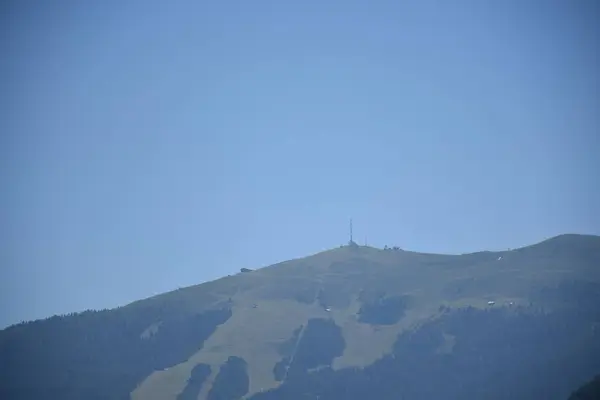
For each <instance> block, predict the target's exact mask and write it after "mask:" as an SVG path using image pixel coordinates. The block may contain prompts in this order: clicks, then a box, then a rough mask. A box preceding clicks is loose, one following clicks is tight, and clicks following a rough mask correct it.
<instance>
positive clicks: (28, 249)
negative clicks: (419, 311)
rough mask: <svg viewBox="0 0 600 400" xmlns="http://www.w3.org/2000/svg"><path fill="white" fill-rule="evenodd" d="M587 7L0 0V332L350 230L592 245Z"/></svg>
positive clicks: (598, 117) (480, 241) (457, 249)
mask: <svg viewBox="0 0 600 400" xmlns="http://www.w3.org/2000/svg"><path fill="white" fill-rule="evenodd" d="M599 4H600V3H598V2H595V1H594V0H579V1H574V2H563V1H558V0H550V1H542V0H530V1H517V0H507V1H503V2H491V1H488V2H478V1H467V0H464V1H458V2H454V3H452V4H451V3H450V2H443V1H429V0H427V1H407V2H392V1H380V2H375V3H373V2H366V1H345V2H342V1H333V2H330V3H327V4H322V3H317V2H308V3H307V2H304V3H289V2H288V3H285V4H284V3H274V2H265V1H256V2H252V3H247V2H234V3H218V4H216V3H215V4H208V3H206V4H205V3H198V2H190V1H180V2H174V3H169V4H167V3H163V2H158V1H156V2H142V1H139V0H136V1H128V2H123V3H117V2H96V3H85V4H84V3H75V2H67V1H56V2H52V3H48V2H28V3H27V4H24V3H18V2H7V3H6V4H4V5H3V6H2V8H0V9H1V10H2V13H1V14H0V18H1V20H0V30H1V32H2V35H1V37H0V50H1V51H2V54H3V55H4V57H2V60H0V73H1V75H0V76H1V77H2V78H1V79H2V80H1V82H2V84H3V87H4V90H3V91H2V94H0V104H1V105H2V107H1V108H0V110H1V111H0V126H1V127H2V131H3V132H4V134H3V135H2V138H1V139H0V140H1V142H0V148H1V149H2V166H3V168H2V174H1V175H0V177H1V179H2V184H3V186H4V187H5V188H6V190H5V191H6V194H7V195H5V196H2V203H1V205H2V207H1V209H2V211H1V213H0V217H1V218H2V219H1V221H2V222H3V223H2V226H3V229H0V235H1V236H0V238H1V239H2V241H1V242H2V251H1V255H2V259H1V261H2V264H3V268H2V269H1V272H0V282H2V283H1V285H0V293H1V294H0V301H1V302H2V304H5V305H8V306H5V307H4V308H3V309H2V310H1V311H2V312H0V327H5V326H7V325H9V324H13V323H16V322H19V321H21V320H30V319H36V318H43V317H48V316H50V315H53V314H61V313H68V312H73V311H81V310H84V309H88V308H96V309H98V308H112V307H115V306H119V305H124V304H127V303H129V302H131V301H134V300H137V299H140V298H145V297H149V296H152V295H154V294H158V293H162V292H166V291H169V290H173V289H176V288H177V287H183V286H189V285H193V284H196V283H201V282H205V281H208V280H212V279H215V278H218V277H221V276H224V275H227V274H230V273H235V272H236V271H238V270H239V269H240V268H242V267H248V268H257V267H261V266H265V265H270V264H272V263H275V262H278V261H283V260H286V259H291V258H296V257H302V256H305V255H308V254H312V253H316V252H318V251H321V250H324V249H328V248H334V247H337V246H339V245H340V244H343V243H345V242H347V240H348V222H349V219H350V218H352V219H353V222H354V234H355V235H354V236H355V241H356V242H358V243H360V244H362V243H363V242H364V238H365V237H367V238H368V242H369V245H373V246H377V247H383V246H385V245H388V246H399V247H401V248H403V249H408V250H413V251H423V252H431V253H468V252H475V251H482V250H502V249H507V248H516V247H521V246H525V245H530V244H534V243H537V242H540V241H543V240H544V239H547V238H550V237H553V236H557V235H560V234H567V233H578V234H593V235H600V212H599V211H600V209H599V208H600V206H599V205H600V179H598V178H597V171H600V160H598V159H597V154H598V149H600V114H599V113H598V110H600V90H599V89H600V80H599V77H600V74H599V72H598V71H600V51H599V49H600V46H599V43H598V39H599V37H600V35H599V33H600V32H599V29H598V24H597V20H598V15H600V14H599V13H598V9H599Z"/></svg>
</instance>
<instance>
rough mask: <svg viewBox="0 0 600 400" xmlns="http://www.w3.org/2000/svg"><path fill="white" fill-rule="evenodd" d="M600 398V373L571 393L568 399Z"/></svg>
mask: <svg viewBox="0 0 600 400" xmlns="http://www.w3.org/2000/svg"><path fill="white" fill-rule="evenodd" d="M598 399H600V375H596V376H595V377H594V379H592V380H591V381H589V382H586V383H585V385H583V386H581V387H580V388H578V389H577V390H576V391H574V392H573V394H571V396H570V397H569V399H568V400H598Z"/></svg>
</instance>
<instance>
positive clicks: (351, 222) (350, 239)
mask: <svg viewBox="0 0 600 400" xmlns="http://www.w3.org/2000/svg"><path fill="white" fill-rule="evenodd" d="M350 243H352V218H350Z"/></svg>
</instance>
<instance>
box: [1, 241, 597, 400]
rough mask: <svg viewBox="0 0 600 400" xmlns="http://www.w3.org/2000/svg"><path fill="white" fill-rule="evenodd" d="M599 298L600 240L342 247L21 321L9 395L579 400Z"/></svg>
mask: <svg viewBox="0 0 600 400" xmlns="http://www.w3.org/2000/svg"><path fill="white" fill-rule="evenodd" d="M592 304H600V238H599V237H596V236H584V235H562V236H558V237H555V238H552V239H549V240H546V241H544V242H541V243H538V244H535V245H533V246H528V247H524V248H521V249H516V250H512V251H503V252H479V253H472V254H464V255H439V254H422V253H415V252H409V251H403V250H399V249H395V250H392V249H387V250H380V249H375V248H372V247H364V246H356V245H350V246H343V247H341V248H338V249H333V250H330V251H326V252H323V253H319V254H315V255H312V256H309V257H306V258H302V259H297V260H291V261H286V262H283V263H280V264H276V265H273V266H269V267H266V268H261V269H258V270H255V271H251V272H244V273H240V274H237V275H235V276H229V277H225V278H222V279H219V280H216V281H213V282H208V283H205V284H201V285H197V286H193V287H189V288H184V289H180V290H177V291H174V292H170V293H166V294H163V295H159V296H155V297H152V298H149V299H145V300H141V301H138V302H135V303H132V304H130V305H128V306H125V307H122V308H119V309H116V310H105V311H100V312H86V313H82V314H76V315H69V316H62V317H53V318H50V319H48V320H43V321H35V322H31V323H27V324H20V325H17V326H13V327H10V328H7V329H6V330H4V331H2V332H1V333H0V356H1V360H2V365H1V367H0V368H1V369H0V398H9V399H12V398H15V399H16V398H19V399H21V398H22V399H29V398H34V397H40V396H43V397H51V398H61V399H71V398H72V399H78V398H98V399H100V398H102V399H107V398H110V399H113V398H114V399H117V398H119V399H120V398H129V397H131V398H133V399H141V400H145V399H192V398H194V399H196V398H199V399H211V400H212V399H238V398H242V397H245V398H256V399H263V398H264V399H270V398H273V399H275V398H286V399H294V398H307V397H302V396H305V395H307V396H308V395H310V396H313V397H312V398H314V397H315V396H320V397H319V398H320V399H326V398H332V399H333V398H342V397H343V398H363V397H360V396H359V395H360V394H361V393H362V394H364V395H365V396H366V395H369V396H372V397H377V398H398V393H399V392H401V393H402V395H403V396H404V397H405V398H419V399H427V398H438V397H439V394H440V393H442V394H443V395H444V397H445V398H471V397H472V398H478V397H484V398H490V399H492V398H515V399H516V398H528V397H527V395H532V394H534V393H536V394H537V395H539V394H540V391H541V390H543V387H545V388H546V389H547V390H550V393H547V394H548V395H549V396H550V397H544V398H549V399H551V398H556V399H564V398H566V397H567V395H568V394H569V393H571V392H572V391H573V390H574V389H575V388H576V387H577V385H579V384H581V383H583V382H585V381H586V380H587V379H589V378H590V377H591V376H593V375H594V374H596V373H598V372H600V363H599V362H597V361H595V360H600V348H598V346H597V343H600V336H599V333H600V316H599V313H598V311H597V310H596V308H597V307H593V306H592ZM492 327H493V328H492ZM549 331H550V332H552V334H551V335H549V334H548V332H549ZM539 337H544V338H545V339H546V340H539ZM532 341H533V342H536V345H535V346H532V345H531V344H530V342H532ZM558 344H559V345H560V346H561V347H557V345H558ZM498 349H503V350H502V351H500V350H498ZM594 352H596V353H594ZM595 356H597V357H595ZM513 363H514V364H513ZM458 371H460V373H459V372H458ZM523 374H529V375H532V376H533V375H535V378H534V379H528V380H526V382H527V384H525V383H523V379H522V377H523ZM536 374H537V375H536ZM557 374H560V376H561V380H560V381H559V380H556V379H555V380H554V381H553V380H552V378H553V377H556V376H557ZM386 376H390V378H389V379H385V377H386ZM434 378H435V379H436V381H437V384H436V385H434V386H435V387H437V389H435V388H434V387H432V385H431V384H430V381H431V380H432V379H434ZM543 384H544V385H545V386H543ZM486 388H487V389H486ZM436 390H437V392H436ZM442 390H443V391H442ZM486 390H493V391H494V392H493V394H492V393H488V392H486ZM348 391H350V392H348ZM440 391H441V392H440ZM347 392H348V393H347ZM375 393H376V395H375ZM475 394H477V395H475ZM453 396H454V397H453ZM461 396H462V397H461ZM465 396H466V397H465ZM494 396H496V397H494ZM535 397H539V396H535ZM540 398H541V397H540Z"/></svg>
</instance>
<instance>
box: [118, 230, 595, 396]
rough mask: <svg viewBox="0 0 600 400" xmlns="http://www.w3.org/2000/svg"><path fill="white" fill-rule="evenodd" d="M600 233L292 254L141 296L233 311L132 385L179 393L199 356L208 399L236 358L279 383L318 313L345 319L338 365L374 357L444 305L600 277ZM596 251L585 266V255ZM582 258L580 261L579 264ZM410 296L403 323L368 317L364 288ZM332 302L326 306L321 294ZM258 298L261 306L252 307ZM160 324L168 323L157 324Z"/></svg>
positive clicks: (522, 297) (524, 296) (258, 386)
mask: <svg viewBox="0 0 600 400" xmlns="http://www.w3.org/2000/svg"><path fill="white" fill-rule="evenodd" d="M597 249H600V238H598V237H589V236H580V235H563V236H560V237H557V238H553V239H550V240H547V241H545V242H542V243H539V244H537V245H534V246H529V247H526V248H522V249H517V250H513V251H504V252H480V253H473V254H465V255H436V254H420V253H413V252H406V251H397V250H396V251H395V250H386V251H384V250H379V249H374V248H371V247H358V248H351V247H344V248H340V249H335V250H330V251H326V252H323V253H319V254H316V255H313V256H310V257H306V258H302V259H297V260H291V261H287V262H284V263H280V264H277V265H273V266H270V267H266V268H262V269H260V270H257V271H254V272H251V273H243V274H238V275H236V276H231V277H226V278H222V279H219V280H217V281H213V282H209V283H206V284H202V285H198V286H194V287H190V288H185V289H180V290H178V291H175V292H171V293H167V294H164V295H161V296H156V297H154V298H151V299H147V300H143V301H141V302H137V303H133V304H131V305H130V306H129V307H131V308H135V307H143V306H144V305H145V304H148V303H149V302H162V301H167V302H175V303H178V304H179V307H181V308H182V309H183V310H189V312H193V311H197V310H200V309H204V308H208V307H211V306H213V305H215V304H218V303H220V302H227V301H229V299H231V301H232V303H233V307H232V308H233V316H232V317H231V319H229V320H228V321H227V322H226V323H225V324H223V325H221V326H219V327H218V329H217V331H216V332H215V333H214V334H213V335H212V336H211V337H210V338H209V339H208V340H207V341H206V342H205V346H204V348H203V349H202V350H201V351H199V352H198V353H196V354H194V355H192V356H191V357H190V358H189V359H188V360H187V361H186V362H184V363H182V364H179V365H177V366H175V367H173V368H170V369H168V370H165V371H155V372H154V373H153V374H152V375H150V376H149V377H148V378H147V379H146V380H145V381H144V382H142V384H141V385H140V386H139V387H138V388H137V389H136V390H135V391H134V392H133V393H132V398H133V399H136V400H138V399H140V400H146V399H175V398H176V397H177V395H178V394H179V393H180V392H181V391H182V390H183V388H184V387H185V385H186V381H187V379H188V377H189V376H190V373H191V370H192V368H193V367H194V366H195V365H197V364H198V363H206V364H209V365H211V367H212V375H211V377H210V378H209V384H206V385H204V387H203V390H202V392H201V394H200V396H199V398H200V399H203V398H205V396H206V394H207V393H208V390H209V389H210V382H211V381H212V380H213V379H214V378H215V376H216V374H217V372H218V369H219V366H220V365H221V364H223V363H224V362H225V361H226V360H227V358H228V357H229V356H232V355H235V356H239V357H242V358H243V359H244V360H246V362H247V363H248V365H249V369H248V373H249V376H250V392H249V393H248V395H251V394H253V393H256V392H258V391H260V390H262V389H269V388H273V387H275V386H277V385H278V382H276V381H275V380H274V377H273V372H272V370H273V367H274V365H275V364H276V363H277V362H278V361H279V360H280V359H281V355H280V354H279V353H278V351H277V346H278V344H280V343H282V342H284V341H286V340H287V339H289V338H290V336H292V333H293V332H294V331H295V330H296V329H297V328H299V327H300V326H302V325H306V323H307V321H308V320H309V319H311V318H327V317H331V318H333V319H334V321H335V322H336V324H337V325H339V326H340V327H342V329H343V335H344V339H345V341H346V349H345V351H344V354H343V355H342V356H341V357H339V358H337V359H336V360H335V361H334V364H333V367H334V368H342V367H347V366H364V365H368V364H371V363H372V362H374V361H375V360H376V359H378V358H380V357H381V356H382V355H384V354H385V353H387V352H389V351H390V349H391V347H392V344H393V343H394V340H395V339H396V336H397V335H398V333H400V332H401V331H402V330H403V329H406V328H409V327H412V326H414V325H415V324H418V323H419V322H420V321H424V320H426V319H429V318H434V317H435V316H436V315H437V313H438V308H439V306H440V305H442V304H445V305H451V306H464V305H472V306H476V307H487V302H488V301H489V300H494V301H496V302H497V303H508V302H510V301H512V302H514V303H517V304H518V303H521V302H523V303H529V302H530V301H532V299H531V298H530V296H529V294H530V293H531V292H532V289H533V288H535V287H540V286H545V285H553V284H555V283H557V282H559V281H561V280H563V279H573V278H577V279H592V280H595V281H599V280H600V270H599V269H598V268H593V265H598V261H600V260H598V254H599V252H598V250H597ZM589 254H591V255H592V256H593V257H595V261H594V260H592V261H594V262H590V260H589V259H587V260H586V262H583V263H581V264H579V263H578V260H577V259H574V257H575V258H577V257H579V256H582V257H585V256H586V255H589ZM573 265H578V267H577V268H574V267H573ZM377 293H386V295H394V294H408V295H410V296H411V302H410V307H409V309H408V311H407V314H406V316H405V317H404V318H403V319H401V320H400V322H399V323H397V324H395V325H391V326H371V325H367V324H362V323H359V322H358V321H357V319H356V313H357V311H358V309H359V308H360V304H361V303H360V301H359V296H367V297H368V296H371V295H373V296H375V295H377ZM320 295H321V296H323V298H324V299H325V300H324V302H325V304H327V306H328V307H330V308H331V311H330V312H327V311H325V309H324V307H323V305H322V304H319V301H318V297H319V296H320ZM254 304H256V306H257V307H256V308H254V307H253V305H254ZM158 329H160V327H158Z"/></svg>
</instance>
